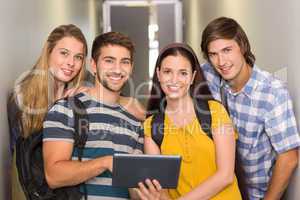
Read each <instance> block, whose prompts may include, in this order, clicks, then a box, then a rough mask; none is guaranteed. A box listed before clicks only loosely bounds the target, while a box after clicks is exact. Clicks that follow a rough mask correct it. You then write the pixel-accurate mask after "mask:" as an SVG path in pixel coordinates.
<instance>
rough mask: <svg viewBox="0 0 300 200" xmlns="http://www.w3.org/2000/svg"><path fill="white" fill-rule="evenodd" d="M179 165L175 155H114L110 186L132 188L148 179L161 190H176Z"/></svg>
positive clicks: (179, 158)
mask: <svg viewBox="0 0 300 200" xmlns="http://www.w3.org/2000/svg"><path fill="white" fill-rule="evenodd" d="M180 164H181V157H180V156H177V155H174V156H173V155H145V154H141V155H137V154H114V158H113V178H112V185H113V186H118V187H128V188H133V187H137V186H138V183H139V182H144V181H145V180H146V179H147V178H149V179H151V180H152V179H156V180H158V181H159V182H160V184H161V186H162V187H163V188H176V187H177V184H178V177H179V171H180Z"/></svg>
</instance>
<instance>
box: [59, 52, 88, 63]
mask: <svg viewBox="0 0 300 200" xmlns="http://www.w3.org/2000/svg"><path fill="white" fill-rule="evenodd" d="M60 54H61V55H63V56H64V57H67V56H69V55H70V54H69V52H67V51H61V52H60ZM74 59H75V60H77V61H82V60H83V56H82V55H75V56H74Z"/></svg>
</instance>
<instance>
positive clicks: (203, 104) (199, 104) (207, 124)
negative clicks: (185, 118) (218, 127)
mask: <svg viewBox="0 0 300 200" xmlns="http://www.w3.org/2000/svg"><path fill="white" fill-rule="evenodd" d="M194 107H195V112H196V116H197V119H198V121H199V124H200V125H201V129H202V130H203V131H204V132H205V133H206V134H207V135H208V136H209V137H210V138H211V139H212V132H211V112H210V109H209V105H208V101H207V100H194Z"/></svg>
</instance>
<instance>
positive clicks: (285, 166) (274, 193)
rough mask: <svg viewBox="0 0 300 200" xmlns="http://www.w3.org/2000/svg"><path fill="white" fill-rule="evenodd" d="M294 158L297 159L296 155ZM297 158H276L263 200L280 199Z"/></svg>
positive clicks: (295, 165)
mask: <svg viewBox="0 0 300 200" xmlns="http://www.w3.org/2000/svg"><path fill="white" fill-rule="evenodd" d="M296 156H297V157H298V154H296ZM297 157H295V156H294V157H291V158H289V157H281V156H279V157H278V159H277V161H276V163H275V166H274V169H273V173H272V177H271V180H270V182H269V186H268V190H267V192H266V194H265V197H264V199H265V200H277V199H280V198H281V196H282V195H283V193H284V191H285V189H286V188H287V186H288V183H289V180H290V177H291V176H292V174H293V171H294V170H295V168H296V167H297V164H298V159H297Z"/></svg>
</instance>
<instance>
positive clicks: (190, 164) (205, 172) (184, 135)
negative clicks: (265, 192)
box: [144, 101, 242, 200]
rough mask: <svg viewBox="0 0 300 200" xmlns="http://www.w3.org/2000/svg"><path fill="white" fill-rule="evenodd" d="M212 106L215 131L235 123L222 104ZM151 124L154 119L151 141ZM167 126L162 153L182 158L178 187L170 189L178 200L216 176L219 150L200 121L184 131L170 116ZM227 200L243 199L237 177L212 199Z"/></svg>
mask: <svg viewBox="0 0 300 200" xmlns="http://www.w3.org/2000/svg"><path fill="white" fill-rule="evenodd" d="M208 103H209V108H210V112H211V116H212V124H211V128H212V129H213V128H218V127H219V126H221V125H222V124H228V123H231V120H230V118H229V116H228V114H227V112H226V110H225V109H224V107H223V106H222V105H221V104H220V103H219V102H216V101H209V102H208ZM151 120H152V116H151V117H149V118H148V119H146V121H145V122H144V129H145V130H144V131H145V136H146V137H151ZM164 123H165V124H164V128H165V129H164V139H163V142H162V144H161V153H162V154H165V155H181V156H182V162H181V168H180V175H179V180H178V187H177V188H176V189H169V195H170V196H171V198H172V199H176V198H179V197H180V196H182V195H184V194H186V193H188V192H190V191H191V190H193V189H194V188H195V187H197V186H198V185H199V184H201V183H202V182H203V181H205V180H206V179H207V178H208V177H210V176H212V175H213V174H214V173H215V172H216V170H217V166H216V157H215V146H214V142H213V140H212V139H211V138H210V137H208V136H207V135H206V134H205V132H203V131H202V129H201V126H200V124H199V122H198V120H197V118H196V117H195V118H194V119H193V121H192V122H191V123H190V124H187V125H185V126H183V127H180V128H178V127H176V126H175V125H174V124H173V123H172V121H170V119H169V118H168V116H167V115H165V122H164ZM227 199H228V200H229V199H230V200H241V199H242V197H241V195H240V191H239V188H238V184H237V179H236V177H235V178H234V182H233V184H231V185H229V186H227V187H226V188H225V189H224V190H222V191H221V192H219V193H218V194H216V195H215V196H214V197H213V198H212V200H227Z"/></svg>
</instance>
